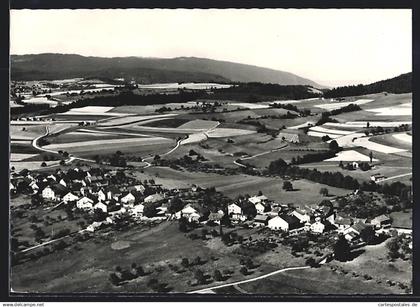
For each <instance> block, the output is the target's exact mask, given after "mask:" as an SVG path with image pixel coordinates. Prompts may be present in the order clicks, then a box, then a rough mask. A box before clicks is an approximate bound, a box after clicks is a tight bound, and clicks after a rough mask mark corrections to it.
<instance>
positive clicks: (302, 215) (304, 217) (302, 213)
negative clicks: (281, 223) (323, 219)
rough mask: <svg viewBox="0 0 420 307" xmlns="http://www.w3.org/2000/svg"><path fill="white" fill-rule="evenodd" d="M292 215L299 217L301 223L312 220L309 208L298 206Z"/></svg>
mask: <svg viewBox="0 0 420 307" xmlns="http://www.w3.org/2000/svg"><path fill="white" fill-rule="evenodd" d="M292 215H293V216H295V217H297V218H298V219H299V221H300V223H306V222H309V221H310V220H311V216H310V215H309V213H308V212H307V210H303V209H299V208H296V209H295V210H294V211H293V212H292Z"/></svg>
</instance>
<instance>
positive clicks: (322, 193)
mask: <svg viewBox="0 0 420 307" xmlns="http://www.w3.org/2000/svg"><path fill="white" fill-rule="evenodd" d="M319 194H321V195H323V196H328V194H329V193H328V189H327V188H321V189H320V190H319Z"/></svg>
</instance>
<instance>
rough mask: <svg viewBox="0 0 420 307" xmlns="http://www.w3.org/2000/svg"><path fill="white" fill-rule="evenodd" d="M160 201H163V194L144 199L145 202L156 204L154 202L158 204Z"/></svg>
mask: <svg viewBox="0 0 420 307" xmlns="http://www.w3.org/2000/svg"><path fill="white" fill-rule="evenodd" d="M160 200H163V195H162V194H152V195H149V196H147V197H146V198H145V199H144V202H146V203H154V202H157V201H160Z"/></svg>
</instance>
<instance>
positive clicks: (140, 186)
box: [134, 184, 146, 194]
mask: <svg viewBox="0 0 420 307" xmlns="http://www.w3.org/2000/svg"><path fill="white" fill-rule="evenodd" d="M134 189H135V190H136V191H137V192H140V193H142V194H143V193H144V191H145V190H146V188H145V187H144V186H143V185H142V184H138V185H135V186H134Z"/></svg>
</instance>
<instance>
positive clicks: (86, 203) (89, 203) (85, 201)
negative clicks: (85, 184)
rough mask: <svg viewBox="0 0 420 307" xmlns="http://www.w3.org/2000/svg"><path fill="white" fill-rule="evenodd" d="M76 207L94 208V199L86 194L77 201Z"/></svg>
mask: <svg viewBox="0 0 420 307" xmlns="http://www.w3.org/2000/svg"><path fill="white" fill-rule="evenodd" d="M76 207H77V208H79V209H92V208H93V200H92V199H90V198H88V197H86V196H84V197H82V198H81V199H79V200H78V201H77V202H76Z"/></svg>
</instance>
